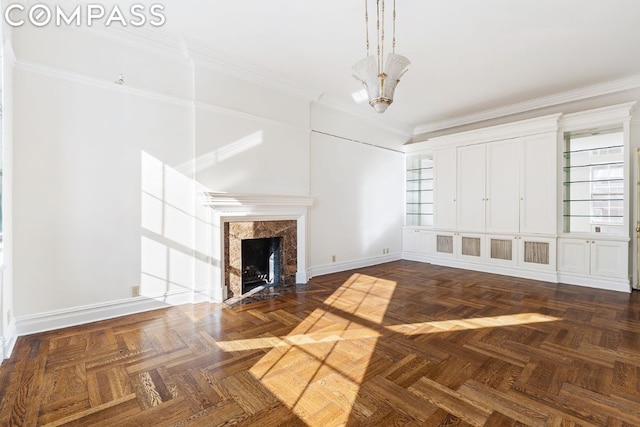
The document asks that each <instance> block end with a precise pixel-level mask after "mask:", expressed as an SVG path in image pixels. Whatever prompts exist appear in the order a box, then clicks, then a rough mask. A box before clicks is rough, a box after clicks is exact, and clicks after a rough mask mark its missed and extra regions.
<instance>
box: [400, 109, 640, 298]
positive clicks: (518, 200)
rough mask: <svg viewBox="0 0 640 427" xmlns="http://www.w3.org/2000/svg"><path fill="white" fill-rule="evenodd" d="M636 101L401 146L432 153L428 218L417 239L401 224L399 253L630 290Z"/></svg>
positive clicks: (437, 261) (414, 152) (412, 151)
mask: <svg viewBox="0 0 640 427" xmlns="http://www.w3.org/2000/svg"><path fill="white" fill-rule="evenodd" d="M634 108H635V103H628V104H621V105H616V106H611V107H604V108H599V109H595V110H590V111H585V112H580V113H571V114H553V115H548V116H545V117H539V118H535V119H529V120H523V121H520V122H516V123H510V124H505V125H499V126H493V127H489V128H484V129H476V130H471V131H467V132H460V133H457V134H450V135H444V136H440V137H434V138H432V139H430V140H428V141H423V142H420V143H416V144H410V145H408V146H407V148H406V150H407V153H408V155H409V154H410V155H412V156H415V155H423V156H432V158H433V212H434V217H433V218H434V221H433V226H430V227H428V228H427V227H425V228H424V230H423V232H424V233H425V236H419V235H418V236H416V235H411V236H410V235H408V234H407V233H406V231H405V241H404V243H403V245H404V246H403V253H411V254H422V255H424V259H425V260H427V261H428V262H433V263H435V264H440V265H448V266H453V267H462V268H471V269H475V270H481V271H489V272H496V273H500V274H513V275H515V276H522V277H531V278H536V279H541V280H548V281H552V282H561V283H570V284H577V285H584V286H592V287H598V288H604V289H614V290H618V291H628V290H629V271H630V269H629V229H630V225H629V224H630V218H631V207H630V203H629V199H630V197H629V196H630V193H629V177H630V176H631V173H630V170H631V169H630V165H629V159H630V156H629V155H628V153H629V151H628V150H629V146H630V141H629V131H630V117H631V113H632V112H633V109H634ZM610 141H613V142H611V143H609V142H610ZM414 233H415V231H414ZM633 270H635V269H633Z"/></svg>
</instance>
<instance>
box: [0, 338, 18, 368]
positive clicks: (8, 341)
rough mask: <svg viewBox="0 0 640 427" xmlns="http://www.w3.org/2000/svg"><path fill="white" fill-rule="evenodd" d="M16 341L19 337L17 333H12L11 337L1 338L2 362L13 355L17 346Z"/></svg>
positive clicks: (0, 360) (0, 361)
mask: <svg viewBox="0 0 640 427" xmlns="http://www.w3.org/2000/svg"><path fill="white" fill-rule="evenodd" d="M16 341H18V337H17V336H16V335H12V336H11V337H9V338H0V345H1V346H2V348H1V350H2V359H0V363H2V361H3V360H5V359H8V358H9V357H11V353H12V352H13V348H14V347H15V346H16Z"/></svg>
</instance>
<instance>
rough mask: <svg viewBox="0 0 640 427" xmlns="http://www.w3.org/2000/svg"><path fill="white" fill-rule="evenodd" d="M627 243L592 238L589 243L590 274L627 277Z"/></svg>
mask: <svg viewBox="0 0 640 427" xmlns="http://www.w3.org/2000/svg"><path fill="white" fill-rule="evenodd" d="M628 253H629V244H628V243H627V242H609V241H601V240H593V241H592V243H591V274H593V275H594V276H605V277H617V278H621V279H624V278H627V277H629V269H628V265H629V254H628Z"/></svg>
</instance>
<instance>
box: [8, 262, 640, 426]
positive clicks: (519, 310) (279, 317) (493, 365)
mask: <svg viewBox="0 0 640 427" xmlns="http://www.w3.org/2000/svg"><path fill="white" fill-rule="evenodd" d="M310 285H311V286H310V287H309V289H308V290H306V291H304V292H299V293H297V294H295V295H287V296H283V297H279V298H276V299H273V300H268V301H263V302H258V303H254V304H249V305H246V306H241V307H237V308H233V309H232V308H229V307H227V306H225V305H221V304H198V305H193V306H192V305H189V306H180V307H172V308H168V309H165V310H158V311H154V312H148V313H143V314H138V315H134V316H127V317H122V318H118V319H114V320H109V321H104V322H99V323H94V324H90V325H84V326H79V327H75V328H69V329H64V330H58V331H53V332H49V333H43V334H38V335H33V336H29V337H23V338H21V339H20V340H19V342H18V344H17V346H16V349H15V351H14V354H13V356H12V358H11V359H10V360H8V361H6V362H5V363H4V364H3V365H2V367H1V368H0V396H1V398H2V403H1V405H0V425H2V426H35V425H45V426H59V425H65V426H91V425H99V426H118V427H120V426H136V427H141V426H154V427H156V426H218V425H260V426H282V425H310V426H323V427H324V426H333V425H366V426H378V425H381V426H388V425H426V426H454V425H456V426H468V425H472V426H522V425H527V426H610V427H624V426H640V382H639V378H640V375H639V373H640V299H639V297H638V294H637V293H632V294H623V293H616V292H608V291H601V290H594V289H588V288H582V287H575V286H566V285H554V284H548V283H542V282H535V281H530V280H524V279H516V278H511V277H505V276H496V275H489V274H483V273H477V272H470V271H462V270H454V269H448V268H443V267H436V266H431V265H428V264H421V263H414V262H408V261H399V262H394V263H389V264H384V265H380V266H376V267H370V268H364V269H361V270H359V271H352V272H346V273H339V274H333V275H327V276H322V277H318V278H314V279H313V280H312V281H311V283H310Z"/></svg>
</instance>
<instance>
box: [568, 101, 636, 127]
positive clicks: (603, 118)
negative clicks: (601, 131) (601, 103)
mask: <svg viewBox="0 0 640 427" xmlns="http://www.w3.org/2000/svg"><path fill="white" fill-rule="evenodd" d="M637 104H638V103H637V101H633V102H626V103H624V104H617V105H610V106H607V107H602V108H596V109H593V110H588V111H580V112H577V113H571V114H565V115H563V116H562V118H561V119H560V127H561V129H562V130H563V131H576V130H584V129H592V128H597V127H599V126H607V125H612V124H620V123H625V122H630V121H631V118H632V116H633V113H634V111H635V110H636V106H637Z"/></svg>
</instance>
